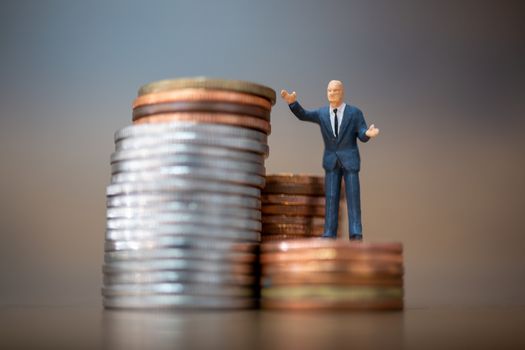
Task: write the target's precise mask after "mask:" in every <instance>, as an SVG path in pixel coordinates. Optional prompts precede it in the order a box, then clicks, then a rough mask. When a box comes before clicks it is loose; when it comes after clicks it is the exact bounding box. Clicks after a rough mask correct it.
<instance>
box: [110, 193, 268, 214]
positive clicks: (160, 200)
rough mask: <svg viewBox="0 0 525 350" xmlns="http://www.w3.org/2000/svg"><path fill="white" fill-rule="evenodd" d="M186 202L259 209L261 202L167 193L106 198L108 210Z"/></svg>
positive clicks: (242, 198)
mask: <svg viewBox="0 0 525 350" xmlns="http://www.w3.org/2000/svg"><path fill="white" fill-rule="evenodd" d="M177 201H188V202H199V203H200V202H204V203H208V204H209V205H214V206H226V207H239V208H251V209H258V210H260V209H261V201H260V200H259V199H257V198H253V197H246V196H236V195H227V194H213V193H198V192H169V193H165V194H135V195H119V196H112V197H108V198H107V200H106V205H107V207H108V208H125V207H143V206H153V207H155V206H161V205H169V203H170V202H177Z"/></svg>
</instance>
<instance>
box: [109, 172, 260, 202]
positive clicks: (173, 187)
mask: <svg viewBox="0 0 525 350" xmlns="http://www.w3.org/2000/svg"><path fill="white" fill-rule="evenodd" d="M166 191H174V192H192V193H194V192H197V193H202V192H211V193H215V194H218V193H227V194H234V195H242V196H248V197H255V198H257V199H259V198H260V197H261V190H260V189H259V188H255V187H250V186H243V185H234V184H228V183H224V182H216V181H203V180H198V179H188V178H175V177H173V176H171V177H169V178H165V179H159V180H158V181H155V182H128V183H118V184H111V185H109V186H108V187H107V189H106V194H107V195H108V196H114V195H118V194H127V193H144V192H155V193H163V194H165V193H166Z"/></svg>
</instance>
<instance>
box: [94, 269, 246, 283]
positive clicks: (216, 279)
mask: <svg viewBox="0 0 525 350" xmlns="http://www.w3.org/2000/svg"><path fill="white" fill-rule="evenodd" d="M162 282H189V283H209V284H219V285H240V286H253V285H254V284H255V277H254V276H248V275H235V274H229V273H207V272H196V271H149V272H124V273H114V274H111V275H106V276H104V284H106V285H109V284H122V283H162Z"/></svg>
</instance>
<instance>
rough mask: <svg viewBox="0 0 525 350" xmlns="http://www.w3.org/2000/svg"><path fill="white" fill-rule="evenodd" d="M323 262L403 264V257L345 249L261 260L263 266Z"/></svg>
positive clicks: (264, 256)
mask: <svg viewBox="0 0 525 350" xmlns="http://www.w3.org/2000/svg"><path fill="white" fill-rule="evenodd" d="M321 260H337V261H355V262H370V263H376V262H377V263H395V264H402V263H403V256H402V255H401V254H396V253H384V252H370V251H362V250H360V249H359V248H354V247H345V248H314V249H301V250H299V249H295V250H291V251H287V252H274V253H263V254H262V255H261V258H260V261H261V263H263V264H265V263H286V262H292V261H295V262H301V261H321Z"/></svg>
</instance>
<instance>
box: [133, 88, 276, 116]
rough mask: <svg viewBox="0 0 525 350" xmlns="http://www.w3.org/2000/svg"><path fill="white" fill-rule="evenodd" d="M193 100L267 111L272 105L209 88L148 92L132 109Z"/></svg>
mask: <svg viewBox="0 0 525 350" xmlns="http://www.w3.org/2000/svg"><path fill="white" fill-rule="evenodd" d="M193 101H208V102H227V103H232V104H236V105H251V106H257V107H260V108H263V109H265V110H268V111H269V110H270V109H271V108H272V105H271V103H270V102H269V101H268V100H266V99H264V98H262V97H259V96H254V95H249V94H244V93H241V92H233V91H224V90H211V89H180V90H171V91H164V92H155V93H148V94H146V95H142V96H139V97H137V98H136V99H135V101H133V109H135V108H138V107H141V106H145V105H152V104H159V103H169V102H193Z"/></svg>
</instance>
